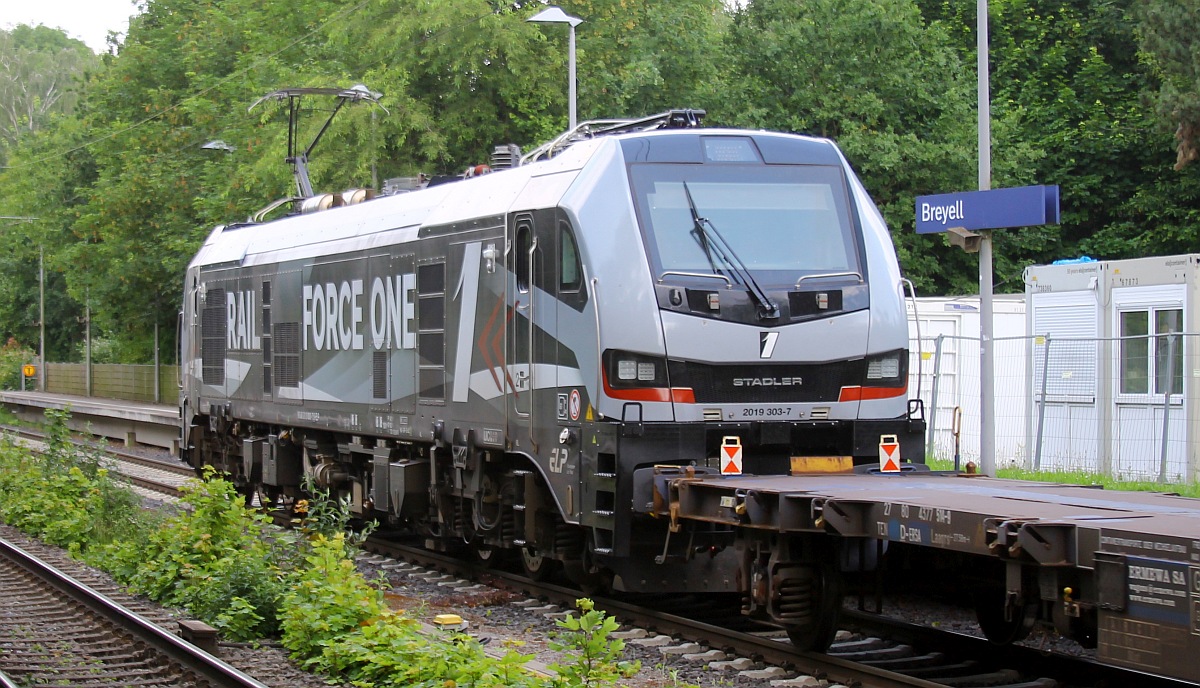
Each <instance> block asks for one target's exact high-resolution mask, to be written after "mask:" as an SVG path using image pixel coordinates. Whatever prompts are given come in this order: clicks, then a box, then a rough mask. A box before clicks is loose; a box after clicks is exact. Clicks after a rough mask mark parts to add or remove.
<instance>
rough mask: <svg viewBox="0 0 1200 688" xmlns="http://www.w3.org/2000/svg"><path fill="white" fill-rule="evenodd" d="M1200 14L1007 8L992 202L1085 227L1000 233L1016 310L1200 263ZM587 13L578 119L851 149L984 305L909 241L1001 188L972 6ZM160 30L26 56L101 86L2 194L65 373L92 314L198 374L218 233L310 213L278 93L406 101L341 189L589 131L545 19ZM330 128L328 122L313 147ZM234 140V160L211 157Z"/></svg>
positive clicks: (912, 258)
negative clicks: (922, 222)
mask: <svg viewBox="0 0 1200 688" xmlns="http://www.w3.org/2000/svg"><path fill="white" fill-rule="evenodd" d="M1196 2H1197V0H1187V1H1186V2H1169V1H1168V0H1116V1H1115V2H1114V1H1109V0H1032V1H1029V0H993V2H992V3H990V7H991V10H990V11H991V15H992V16H991V17H990V22H989V25H990V27H991V29H990V30H991V48H990V64H991V72H992V73H991V80H990V83H991V93H992V97H991V102H992V139H993V140H992V179H991V183H992V185H993V186H994V187H1003V186H1018V185H1022V184H1034V183H1046V184H1059V185H1060V186H1061V187H1062V211H1063V223H1062V225H1061V227H1049V228H1030V229H1022V230H1006V231H1001V232H997V233H996V235H995V241H996V247H995V248H996V250H995V272H996V279H995V281H996V283H997V285H998V290H999V291H1020V290H1021V289H1022V286H1023V283H1022V280H1021V274H1022V270H1023V268H1024V267H1025V266H1027V265H1028V264H1030V263H1034V262H1046V261H1049V260H1051V259H1054V258H1059V257H1063V256H1074V255H1078V254H1080V253H1088V254H1090V255H1093V256H1095V257H1098V258H1124V257H1132V256H1137V255H1147V254H1165V253H1172V252H1188V251H1193V250H1195V246H1196V242H1197V240H1200V166H1196V165H1191V166H1189V167H1187V168H1186V169H1183V170H1182V171H1179V172H1177V171H1175V170H1173V169H1172V165H1173V163H1174V162H1175V160H1176V148H1177V147H1178V155H1179V156H1180V157H1179V159H1180V161H1181V162H1182V161H1183V160H1184V159H1185V158H1187V157H1188V156H1190V155H1191V153H1188V151H1189V150H1191V151H1193V152H1194V150H1195V149H1196V148H1195V144H1194V141H1195V135H1196V132H1197V131H1200V128H1198V127H1196V126H1195V122H1197V121H1200V115H1197V112H1200V109H1198V106H1197V103H1200V96H1197V93H1198V92H1200V89H1198V87H1197V66H1196V65H1197V64H1198V62H1197V59H1196V54H1197V50H1198V48H1197V45H1198V44H1200V42H1198V41H1197V40H1196V35H1197V34H1196V32H1195V31H1194V26H1193V25H1194V23H1195V22H1194V17H1195V15H1196V12H1197V8H1196ZM563 8H564V9H565V10H566V11H567V12H569V13H571V14H573V15H576V16H579V17H580V18H581V19H583V23H582V24H580V25H579V26H578V27H577V28H576V34H577V43H578V59H577V62H578V71H579V74H578V84H579V115H580V119H588V118H607V117H618V116H633V115H643V114H649V113H652V112H655V111H659V110H663V109H666V108H669V107H685V106H692V107H702V108H705V109H707V110H708V113H709V115H708V119H707V122H708V123H709V124H712V125H717V126H722V125H733V126H748V127H764V128H769V129H776V130H788V131H797V132H803V133H812V134H819V135H825V136H832V137H835V138H836V139H837V140H838V143H839V145H840V146H841V148H842V149H843V151H844V152H845V153H846V156H847V158H848V159H849V160H850V162H851V163H852V164H853V165H854V167H855V168H856V169H857V170H858V171H859V173H860V174H861V176H862V178H863V180H864V183H865V186H866V187H867V189H868V190H869V191H870V193H871V195H872V196H873V197H874V198H875V200H876V202H877V204H878V205H879V208H880V211H881V213H882V214H883V216H884V217H885V219H886V220H887V221H888V223H889V226H890V227H891V229H892V231H893V238H894V242H895V245H896V250H897V252H898V254H899V256H900V261H901V266H902V268H903V270H904V272H905V274H906V276H907V277H910V278H911V279H913V280H914V281H915V282H916V285H917V288H918V291H919V292H921V293H925V294H930V293H960V292H973V291H974V290H975V288H976V286H975V285H976V284H977V282H976V276H977V268H976V265H977V264H976V261H975V258H974V257H972V256H967V255H964V254H963V253H961V252H960V251H959V250H957V249H952V248H950V247H948V246H946V245H945V242H944V241H943V239H942V238H941V237H938V236H917V235H915V234H914V233H913V231H912V227H913V224H914V218H913V199H914V197H915V196H917V195H921V194H928V193H938V192H946V191H957V190H964V189H970V188H975V186H976V183H977V182H976V143H975V134H976V111H975V108H976V102H975V98H976V96H975V77H974V69H975V67H974V65H975V57H976V56H975V16H974V12H975V6H974V5H973V4H972V3H950V2H944V1H942V0H879V1H870V0H845V1H836V0H813V1H811V2H809V1H806V2H803V3H797V2H793V1H791V0H754V1H752V2H747V3H727V2H721V0H676V1H674V2H669V3H668V2H652V1H651V0H573V1H571V2H566V3H564V5H563ZM144 9H145V11H144V12H143V13H142V14H139V15H137V16H136V17H135V18H134V20H133V22H132V23H131V26H130V28H129V32H128V37H127V39H126V41H125V43H124V45H122V46H120V49H119V50H117V51H114V53H113V54H109V55H105V56H103V61H104V62H103V64H102V65H99V64H95V63H94V62H89V61H88V60H87V59H85V58H87V57H88V56H87V55H84V54H82V53H80V52H79V48H80V47H81V46H80V45H78V44H77V42H72V41H70V40H69V39H67V38H66V37H65V36H63V35H62V34H61V33H57V32H54V31H52V30H49V29H44V28H40V29H36V30H27V27H18V30H14V31H13V32H12V37H19V38H21V41H18V42H17V43H19V44H20V50H26V51H32V52H28V55H31V56H33V57H34V58H36V60H42V61H41V62H38V63H37V64H39V65H41V66H40V67H38V70H40V71H38V73H39V74H48V73H52V72H53V73H56V74H59V73H66V74H68V75H69V78H68V79H67V81H68V82H70V83H71V84H72V87H73V88H76V91H75V92H72V93H71V94H69V97H68V95H64V96H63V98H62V100H60V101H59V103H60V104H62V105H64V107H63V110H64V112H61V113H59V114H56V115H54V116H52V117H47V116H43V115H38V116H37V117H35V118H33V119H31V120H30V121H34V120H36V122H37V126H36V127H32V128H28V129H27V130H22V133H21V134H20V135H19V136H18V137H16V138H14V139H13V140H12V141H11V142H9V143H8V144H5V145H6V146H8V148H7V160H8V164H9V166H10V167H9V168H7V169H5V170H2V171H0V215H4V216H10V217H21V218H37V219H36V220H31V221H19V222H16V221H14V222H5V223H4V226H3V231H0V293H4V294H6V295H7V296H8V298H6V299H3V300H0V337H2V338H4V339H7V338H8V337H15V338H16V339H17V341H18V342H21V343H23V344H26V345H28V344H29V343H30V342H33V341H36V337H37V327H36V323H37V320H38V315H37V313H38V309H37V301H38V299H37V287H36V283H35V281H34V280H33V279H32V276H33V275H35V274H36V272H37V264H38V251H39V249H43V250H44V251H45V264H46V270H47V299H46V317H45V320H46V325H47V327H46V329H47V349H48V352H49V355H50V357H51V358H52V359H58V360H65V359H66V358H69V357H77V356H78V354H77V347H76V344H77V343H78V342H79V341H81V340H82V317H83V313H84V310H85V305H87V304H90V305H91V312H92V325H93V333H94V335H95V336H96V337H97V339H98V340H103V341H105V342H107V343H108V347H107V348H105V349H104V351H106V352H108V353H107V354H106V355H109V356H111V357H112V358H114V359H122V360H123V361H125V362H135V361H140V362H146V361H149V360H151V359H152V358H153V355H154V353H155V352H154V351H153V343H152V342H153V328H154V325H155V324H157V325H158V327H159V333H160V337H161V342H160V348H161V350H160V352H159V353H160V354H162V355H163V358H164V360H171V359H172V358H173V355H172V354H171V353H170V352H172V351H174V350H175V349H176V342H175V341H174V337H175V333H176V327H175V324H176V320H175V318H176V314H177V312H178V308H179V304H178V298H179V293H180V289H179V282H180V277H181V275H182V273H183V270H184V267H185V265H186V264H187V261H188V260H189V258H190V257H191V256H192V255H193V254H194V253H195V251H196V249H197V248H198V247H199V245H200V244H201V242H202V241H203V240H204V237H205V236H206V235H207V234H208V232H209V231H210V228H211V227H212V226H214V225H217V224H223V223H227V222H229V221H236V220H241V219H243V218H245V217H246V216H248V215H250V214H251V213H253V212H254V211H256V210H258V209H259V208H262V207H263V206H264V205H266V204H267V203H268V202H270V201H271V200H273V199H276V198H279V197H282V196H285V195H290V194H291V192H292V186H293V181H292V178H291V174H290V169H289V168H288V167H287V166H286V165H285V164H284V162H283V157H284V155H285V149H286V141H287V130H286V126H285V120H286V113H287V111H286V107H285V106H282V105H280V104H279V103H277V102H274V101H268V102H266V103H263V104H261V105H259V106H257V107H256V108H255V109H254V110H253V111H251V112H250V113H249V114H247V111H246V108H247V107H248V106H249V105H250V104H251V103H253V102H255V101H256V100H257V99H258V98H259V97H260V96H262V95H264V94H265V93H268V92H270V91H273V90H276V89H279V88H285V87H294V86H350V85H352V84H355V83H360V82H361V83H364V84H366V85H367V86H369V87H370V88H371V89H372V90H375V91H379V92H382V93H383V94H384V98H383V101H382V107H372V106H367V105H358V106H353V107H348V108H344V109H343V110H342V112H341V113H340V114H339V115H338V118H337V119H336V120H335V122H334V123H333V125H332V126H331V127H330V128H329V130H328V131H327V132H326V134H325V136H324V138H323V139H322V141H321V143H320V145H319V146H318V147H317V149H316V150H315V151H314V154H313V156H312V160H311V161H310V169H311V173H312V178H313V183H314V185H315V187H316V188H318V189H319V190H333V189H345V188H350V187H359V186H371V185H377V184H378V183H379V182H380V180H383V179H386V178H388V177H393V176H405V175H413V174H416V173H417V172H426V173H431V174H437V173H457V172H459V171H461V170H462V169H463V168H464V167H466V166H467V165H471V164H476V163H480V162H485V161H486V160H487V158H488V156H489V154H490V152H491V149H492V147H493V146H494V145H496V144H501V143H508V142H515V143H518V144H521V145H522V146H525V147H526V149H528V146H530V145H531V144H537V143H541V142H543V141H545V140H546V139H547V138H549V137H550V136H553V135H555V134H557V133H559V132H561V130H562V129H563V128H564V127H565V124H566V111H567V107H566V97H567V96H566V91H567V89H566V88H565V81H566V71H567V66H566V60H567V55H566V53H567V51H566V50H565V42H566V34H567V30H566V27H564V26H561V25H537V24H530V23H527V22H525V21H524V19H526V18H528V17H529V16H530V15H532V13H533V12H535V11H537V10H538V9H540V7H539V6H537V4H536V3H535V4H533V5H530V4H528V3H525V4H521V3H510V4H505V3H498V2H495V1H494V0H463V1H461V2H453V3H447V2H433V1H432V0H421V1H419V2H415V3H414V2H402V1H401V0H369V1H368V2H365V3H364V2H358V1H357V0H297V1H296V2H292V3H288V4H280V3H261V2H257V1H256V0H227V1H223V2H219V3H217V2H199V3H198V2H192V1H191V0H149V1H148V2H146V3H144ZM18 34H20V35H19V36H18ZM5 35H8V34H5ZM27 39H28V40H27ZM17 43H13V44H12V45H17ZM6 49H8V48H6V47H5V46H4V44H3V41H2V40H0V53H3V51H4V50H6ZM60 58H62V60H64V61H63V62H58V61H56V60H59V59H60ZM68 58H70V59H68ZM76 58H78V59H76ZM31 59H32V58H31ZM92 59H93V60H94V59H95V58H94V56H93V58H92ZM36 60H34V61H36ZM5 64H7V63H5ZM14 64H16V63H14ZM30 64H32V62H30ZM80 65H83V66H82V67H81V66H80ZM16 68H17V67H13V69H16ZM22 68H24V67H22ZM2 69H3V68H0V71H2ZM55 70H58V71H55ZM14 73H15V72H14ZM3 79H4V76H3V74H0V81H3ZM9 82H11V83H14V84H19V83H24V82H21V80H20V79H16V80H14V79H11V78H10V79H9ZM6 83H7V82H6ZM29 83H33V82H29ZM38 83H41V82H38ZM64 83H65V82H64ZM35 90H36V89H35ZM76 93H77V95H78V98H77V102H76V103H75V104H74V106H73V107H71V108H67V107H65V104H66V101H67V100H68V99H69V98H75V96H76ZM4 100H5V97H4V95H3V89H2V88H0V102H4ZM329 105H330V103H327V102H322V101H321V100H320V99H316V98H314V99H309V101H308V102H306V103H305V104H304V107H305V113H306V116H305V117H304V118H303V120H302V127H301V129H302V130H301V132H300V137H299V139H300V142H301V144H302V145H307V143H308V141H310V140H311V139H312V137H313V136H314V135H315V133H316V131H317V130H318V128H319V127H320V126H321V125H322V124H323V123H324V115H325V114H326V113H325V112H323V111H322V110H324V109H326V108H327V107H328V106H329ZM310 108H311V109H310ZM384 108H386V110H385V109H384ZM66 110H69V112H66ZM1189 123H1191V124H1189ZM1189 127H1191V128H1189ZM1189 132H1191V133H1189ZM1172 133H1176V134H1177V137H1178V140H1174V139H1172ZM218 138H219V139H222V140H224V141H226V142H228V143H230V144H232V145H233V146H234V147H235V150H234V151H233V152H231V153H226V152H220V151H210V150H202V149H201V148H200V145H201V144H203V143H205V142H206V141H209V140H212V139H218ZM1189 141H1192V142H1193V143H1188V142H1189ZM1188 146H1191V148H1188Z"/></svg>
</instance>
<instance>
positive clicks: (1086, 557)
mask: <svg viewBox="0 0 1200 688" xmlns="http://www.w3.org/2000/svg"><path fill="white" fill-rule="evenodd" d="M656 470H657V471H658V474H657V475H656V476H655V495H654V497H655V499H654V504H653V506H652V507H651V510H652V511H653V512H654V513H657V514H658V515H659V516H660V517H663V518H669V519H671V521H672V524H673V528H674V529H675V530H677V531H678V530H684V529H686V528H689V527H690V528H695V527H697V525H696V524H703V526H702V527H712V526H714V525H716V527H728V528H732V529H734V530H735V531H737V532H738V533H739V541H740V546H741V547H743V548H744V549H746V550H748V551H750V552H751V555H750V556H747V557H745V558H744V559H745V560H746V561H747V563H746V564H744V566H745V571H744V573H745V576H746V581H747V585H748V587H749V593H750V597H751V599H752V603H751V605H750V606H751V608H752V609H753V608H755V607H760V608H761V609H762V610H765V611H767V613H768V615H770V616H779V615H780V613H781V612H782V610H783V606H782V605H783V603H782V602H780V599H781V598H786V597H787V593H786V591H787V590H788V589H789V586H792V587H794V586H795V585H796V580H795V576H794V575H793V574H794V571H795V568H794V566H793V563H794V562H793V561H791V560H801V561H803V560H805V559H807V558H811V557H810V555H801V556H796V555H795V552H796V551H805V552H810V551H811V550H812V548H811V547H802V546H800V545H799V544H798V543H800V542H805V543H812V542H814V541H819V540H821V539H830V540H834V541H837V542H839V543H840V546H839V547H837V548H832V549H829V551H832V552H838V553H840V554H841V556H840V560H841V567H842V570H843V571H845V570H846V569H851V570H853V569H854V566H855V562H856V561H864V560H868V559H870V557H871V556H872V552H875V553H878V556H879V557H881V558H882V557H883V556H885V555H884V553H885V552H886V551H887V550H889V549H891V550H897V549H903V550H905V551H907V552H909V553H912V552H917V557H916V559H915V560H916V561H929V560H931V557H934V558H939V557H940V559H941V560H942V561H945V560H947V559H949V560H950V561H953V562H956V563H955V566H959V567H962V568H963V569H964V570H968V571H971V570H974V571H987V572H989V575H990V574H998V575H993V578H994V579H995V589H994V590H993V591H991V592H990V593H988V594H984V595H981V596H980V599H987V600H990V601H991V603H992V604H993V605H994V608H993V609H990V610H988V609H982V610H981V612H980V623H981V626H982V627H983V629H984V631H985V632H986V633H988V635H989V637H993V639H996V640H1001V641H1007V640H1012V639H1015V638H1016V637H1019V636H1020V635H1021V634H1022V633H1023V632H1024V631H1027V628H1028V627H1029V626H1031V625H1032V623H1033V621H1035V620H1040V621H1044V622H1047V623H1053V624H1054V625H1055V626H1056V627H1058V628H1059V629H1060V630H1062V631H1064V632H1065V633H1067V634H1069V635H1072V636H1074V637H1076V638H1078V639H1080V640H1081V641H1082V642H1084V643H1085V644H1088V645H1091V644H1094V645H1095V647H1096V648H1097V657H1098V659H1100V660H1101V661H1104V662H1108V663H1111V664H1114V665H1118V666H1123V667H1127V668H1133V669H1138V670H1143V671H1148V672H1151V673H1156V674H1160V675H1164V676H1170V677H1173V678H1179V679H1184V680H1188V681H1198V680H1200V666H1198V665H1197V663H1196V662H1194V661H1192V659H1191V658H1193V657H1195V656H1197V653H1200V500H1197V499H1191V498H1186V497H1180V496H1177V495H1171V494H1161V493H1137V492H1118V491H1106V490H1102V489H1096V488H1091V487H1085V486H1067V485H1058V484H1050V483H1039V482H1026V481H1016V480H1001V479H994V478H987V477H982V476H967V475H959V474H953V473H939V472H930V471H906V472H904V473H902V474H878V473H873V474H866V475H864V474H822V475H786V476H752V475H743V476H736V477H721V476H716V475H713V474H710V473H705V472H700V473H696V472H695V471H687V470H686V469H685V470H680V469H676V468H660V469H656ZM789 541H790V542H791V543H792V544H791V545H787V544H783V543H786V542H789ZM847 543H857V544H854V545H853V546H850V547H848V546H847ZM756 549H757V550H758V551H759V553H760V554H759V555H758V558H756V556H755V555H754V554H753V553H754V551H755V550H756ZM768 550H769V552H770V556H769V557H765V556H762V553H763V552H766V551H768ZM848 551H850V552H857V554H856V555H855V556H853V557H847V556H846V553H847V552H848ZM756 568H757V569H758V570H757V571H756ZM818 568H819V567H818ZM872 568H874V566H872ZM981 575H982V574H981ZM983 587H985V588H986V587H989V586H986V585H985V586H983ZM785 601H786V600H785Z"/></svg>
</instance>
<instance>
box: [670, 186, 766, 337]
mask: <svg viewBox="0 0 1200 688" xmlns="http://www.w3.org/2000/svg"><path fill="white" fill-rule="evenodd" d="M683 193H684V194H685V195H686V196H687V202H688V208H689V209H690V210H691V211H692V224H693V225H694V227H693V228H692V235H693V236H695V237H696V241H697V242H699V243H700V248H701V249H703V251H704V255H705V257H707V258H708V264H709V265H710V266H712V269H713V272H714V273H716V274H720V273H721V270H720V268H718V267H717V263H716V260H714V259H713V256H714V255H715V256H716V257H717V258H719V259H720V260H721V262H722V263H723V264H725V265H726V266H728V268H729V271H730V272H731V273H733V277H734V279H736V280H737V281H738V283H739V284H741V285H742V286H743V287H745V288H746V291H748V292H750V298H751V299H753V300H754V302H755V303H757V304H758V317H759V319H760V320H767V319H770V318H778V317H779V306H778V305H776V304H775V302H774V301H772V300H771V297H770V296H767V292H765V291H763V288H762V287H761V286H759V284H758V281H757V280H755V279H754V275H752V274H750V270H749V269H747V268H746V264H745V263H743V262H742V259H741V258H739V257H738V254H737V252H736V251H734V250H733V247H732V246H730V245H729V242H728V241H726V240H725V237H724V236H722V235H721V233H720V232H718V231H717V227H716V225H714V224H713V223H712V221H711V220H709V219H708V218H704V217H700V211H699V210H696V202H695V201H693V200H692V191H691V189H689V188H688V185H687V182H683Z"/></svg>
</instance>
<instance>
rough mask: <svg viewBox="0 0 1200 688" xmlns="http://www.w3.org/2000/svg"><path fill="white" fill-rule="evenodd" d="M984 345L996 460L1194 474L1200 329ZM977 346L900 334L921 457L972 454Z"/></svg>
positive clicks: (1147, 475) (1173, 476)
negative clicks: (905, 338) (922, 425)
mask: <svg viewBox="0 0 1200 688" xmlns="http://www.w3.org/2000/svg"><path fill="white" fill-rule="evenodd" d="M992 345H993V360H994V361H995V380H996V382H995V395H996V396H995V400H994V403H993V409H994V411H995V418H996V464H997V465H998V466H1006V465H1010V466H1020V467H1024V468H1035V469H1037V468H1040V469H1046V470H1064V471H1085V472H1095V473H1103V474H1109V475H1114V476H1117V477H1121V478H1126V479H1137V480H1158V481H1160V482H1164V483H1171V482H1182V481H1194V480H1197V479H1200V469H1198V464H1200V461H1198V459H1197V454H1198V452H1197V450H1196V449H1195V447H1196V445H1197V443H1198V442H1197V440H1200V424H1198V423H1197V420H1198V419H1200V413H1198V412H1197V403H1196V402H1197V400H1198V399H1200V358H1197V354H1200V349H1198V346H1200V335H1198V334H1196V333H1174V334H1161V335H1151V336H1138V337H1122V338H1111V339H1100V338H1092V339H1078V338H1074V339H1069V338H1061V339H1055V338H1052V337H1049V336H1030V337H1011V338H998V339H995V340H993V343H992ZM979 346H980V340H979V339H977V338H972V337H959V336H948V335H943V336H939V337H930V338H922V339H920V340H919V341H916V340H914V341H913V342H911V348H912V355H913V357H914V359H913V361H912V362H911V363H912V365H911V366H910V375H911V378H910V393H911V394H913V396H917V395H918V393H919V395H920V397H921V398H922V399H923V400H924V402H925V408H926V418H927V420H928V422H929V431H928V435H927V443H926V455H927V456H929V457H933V458H938V459H953V458H954V457H955V456H956V455H957V456H958V457H959V459H960V460H961V461H962V462H963V463H965V462H967V461H975V462H976V463H978V462H979V432H980V428H979V426H980V408H979ZM918 357H919V358H918ZM1168 362H1170V363H1168ZM918 365H919V367H918ZM1185 371H1191V374H1188V375H1185V374H1184V372H1185Z"/></svg>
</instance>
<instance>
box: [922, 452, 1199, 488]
mask: <svg viewBox="0 0 1200 688" xmlns="http://www.w3.org/2000/svg"><path fill="white" fill-rule="evenodd" d="M928 464H929V467H930V468H932V469H933V470H935V471H949V470H953V469H954V462H953V461H950V460H943V459H932V460H930V461H928ZM996 477H997V478H1009V479H1012V480H1034V481H1040V482H1047V483H1062V484H1065V485H1102V486H1103V487H1104V489H1106V490H1126V491H1131V492H1169V493H1173V494H1179V495H1183V496H1184V497H1200V483H1178V482H1166V483H1160V482H1157V481H1154V480H1123V479H1121V478H1117V477H1114V476H1110V475H1103V474H1100V473H1089V472H1086V471H1033V470H1029V469H1026V468H1018V467H1016V466H1002V467H1000V468H998V469H997V470H996Z"/></svg>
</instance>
